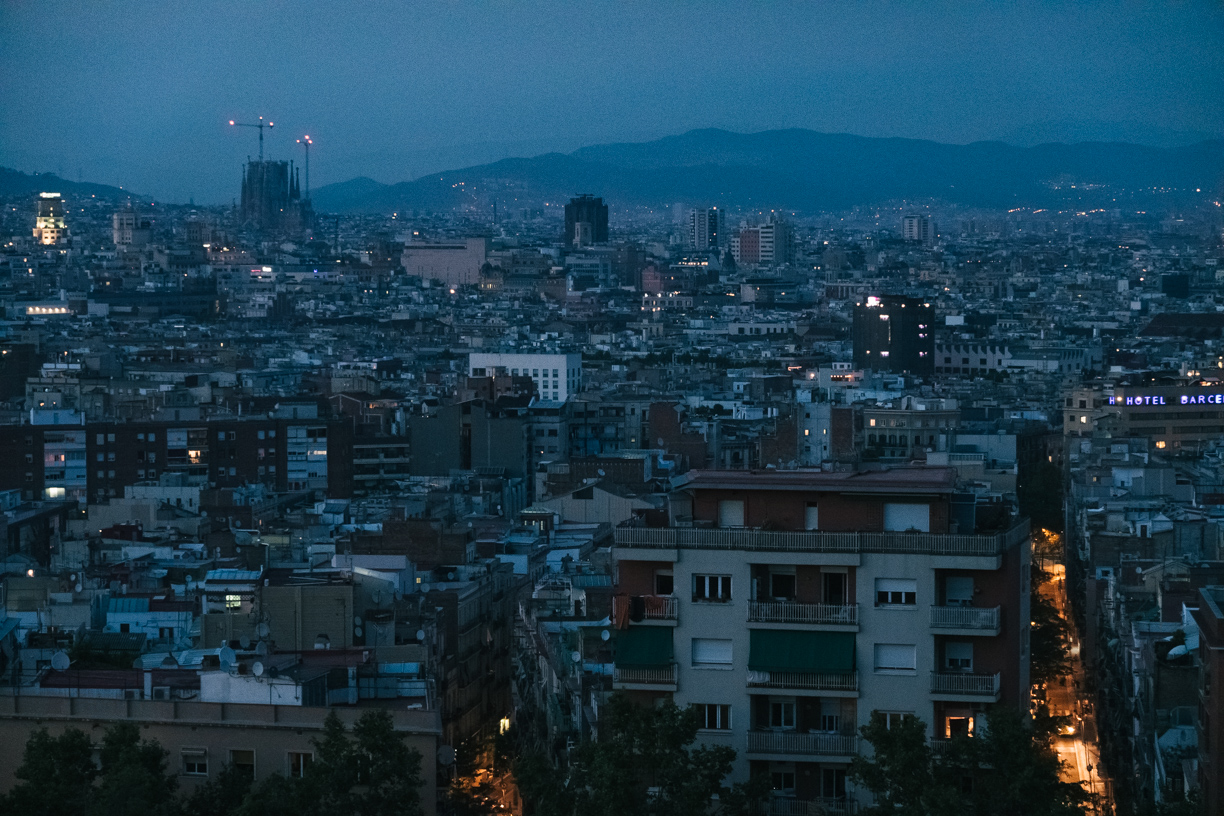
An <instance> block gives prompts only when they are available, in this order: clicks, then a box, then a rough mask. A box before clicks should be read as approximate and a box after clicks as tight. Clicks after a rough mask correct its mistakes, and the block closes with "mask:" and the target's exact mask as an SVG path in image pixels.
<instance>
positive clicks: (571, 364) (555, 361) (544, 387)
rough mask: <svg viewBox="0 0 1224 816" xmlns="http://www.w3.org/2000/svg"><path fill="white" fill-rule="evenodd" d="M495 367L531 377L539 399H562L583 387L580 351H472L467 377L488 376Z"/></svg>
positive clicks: (512, 373)
mask: <svg viewBox="0 0 1224 816" xmlns="http://www.w3.org/2000/svg"><path fill="white" fill-rule="evenodd" d="M498 369H502V370H503V371H504V372H505V373H506V374H509V375H511V376H512V377H518V376H523V377H531V380H532V382H534V383H535V386H536V390H537V391H538V392H539V394H540V399H545V400H554V401H556V402H565V401H566V400H567V399H569V398H570V396H571V395H573V394H577V393H578V391H579V390H580V389H581V387H582V355H581V354H501V353H484V352H480V353H478V352H473V353H472V354H469V355H468V371H467V373H468V376H469V377H489V376H492V375H493V374H494V373H496V372H497V370H498Z"/></svg>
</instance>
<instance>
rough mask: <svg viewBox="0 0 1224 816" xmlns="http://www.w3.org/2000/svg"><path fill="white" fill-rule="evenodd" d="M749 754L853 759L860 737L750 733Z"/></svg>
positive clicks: (782, 732) (776, 732) (790, 732)
mask: <svg viewBox="0 0 1224 816" xmlns="http://www.w3.org/2000/svg"><path fill="white" fill-rule="evenodd" d="M748 753H750V754H801V755H804V756H821V757H852V756H854V755H855V754H857V753H858V737H855V736H843V735H841V734H800V733H798V732H796V731H749V732H748Z"/></svg>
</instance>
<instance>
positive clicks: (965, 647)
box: [944, 642, 973, 672]
mask: <svg viewBox="0 0 1224 816" xmlns="http://www.w3.org/2000/svg"><path fill="white" fill-rule="evenodd" d="M944 668H945V669H947V670H948V671H959V672H971V671H973V644H972V643H963V642H957V643H948V644H945V645H944Z"/></svg>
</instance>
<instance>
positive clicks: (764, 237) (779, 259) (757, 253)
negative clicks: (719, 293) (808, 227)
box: [731, 218, 795, 266]
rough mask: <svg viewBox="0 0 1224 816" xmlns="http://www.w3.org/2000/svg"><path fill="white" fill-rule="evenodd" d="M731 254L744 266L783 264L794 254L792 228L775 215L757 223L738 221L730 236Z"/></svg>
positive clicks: (790, 259)
mask: <svg viewBox="0 0 1224 816" xmlns="http://www.w3.org/2000/svg"><path fill="white" fill-rule="evenodd" d="M731 257H733V258H735V262H736V263H737V264H741V265H744V266H784V265H786V264H788V263H790V262H791V261H793V260H794V258H795V238H794V231H793V230H792V229H791V226H790V224H788V223H786V222H785V221H781V220H778V219H774V218H770V220H769V221H767V222H766V223H764V224H758V225H756V226H749V225H748V224H741V225H740V229H739V233H738V234H737V235H736V236H735V237H734V238H732V239H731Z"/></svg>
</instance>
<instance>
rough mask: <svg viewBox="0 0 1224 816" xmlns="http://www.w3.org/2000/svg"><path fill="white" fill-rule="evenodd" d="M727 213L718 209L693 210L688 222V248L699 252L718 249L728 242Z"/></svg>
mask: <svg viewBox="0 0 1224 816" xmlns="http://www.w3.org/2000/svg"><path fill="white" fill-rule="evenodd" d="M726 240H727V239H726V211H725V210H720V209H719V208H718V207H711V208H710V209H708V210H706V209H701V210H691V211H690V212H689V220H688V246H689V249H692V250H695V251H697V252H705V251H706V250H709V249H717V248H718V247H721V246H722V245H723V244H724V242H725V241H726Z"/></svg>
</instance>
